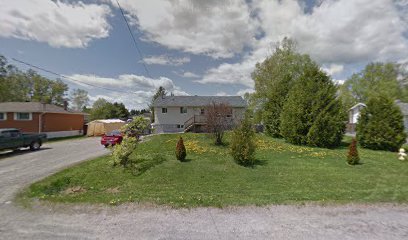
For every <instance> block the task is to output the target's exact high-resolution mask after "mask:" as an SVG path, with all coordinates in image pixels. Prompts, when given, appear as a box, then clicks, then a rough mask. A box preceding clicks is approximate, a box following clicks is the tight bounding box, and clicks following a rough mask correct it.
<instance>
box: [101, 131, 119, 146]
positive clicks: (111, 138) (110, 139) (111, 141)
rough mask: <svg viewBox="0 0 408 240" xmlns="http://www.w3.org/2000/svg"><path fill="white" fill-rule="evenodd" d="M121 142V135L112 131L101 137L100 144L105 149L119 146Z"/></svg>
mask: <svg viewBox="0 0 408 240" xmlns="http://www.w3.org/2000/svg"><path fill="white" fill-rule="evenodd" d="M122 140H123V135H122V133H121V132H120V131H119V130H114V131H112V132H110V133H107V134H104V135H102V138H101V144H102V145H104V146H105V147H109V146H114V145H115V144H120V143H121V142H122Z"/></svg>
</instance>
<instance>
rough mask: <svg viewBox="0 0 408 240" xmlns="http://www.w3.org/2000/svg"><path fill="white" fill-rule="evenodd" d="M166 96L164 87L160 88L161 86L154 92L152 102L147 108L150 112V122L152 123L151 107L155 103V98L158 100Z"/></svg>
mask: <svg viewBox="0 0 408 240" xmlns="http://www.w3.org/2000/svg"><path fill="white" fill-rule="evenodd" d="M166 95H167V92H166V89H165V88H164V87H162V86H160V87H159V88H158V89H157V90H156V93H155V94H154V95H153V97H152V100H151V102H150V106H149V108H150V111H151V112H152V119H151V120H152V122H154V107H153V104H154V101H156V99H157V98H159V97H161V96H166Z"/></svg>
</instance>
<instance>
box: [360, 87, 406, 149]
mask: <svg viewBox="0 0 408 240" xmlns="http://www.w3.org/2000/svg"><path fill="white" fill-rule="evenodd" d="M356 130H357V140H358V142H359V143H360V145H361V146H362V147H364V148H369V149H374V150H388V151H393V152H396V151H398V149H399V148H400V147H401V146H402V144H404V143H405V141H406V137H407V135H406V133H405V132H404V118H403V115H402V113H401V109H400V108H399V107H398V106H397V105H396V104H395V103H394V101H393V100H392V99H391V98H389V97H386V96H384V95H377V96H373V97H371V98H369V100H368V101H367V107H365V108H364V109H363V110H362V111H361V115H360V117H359V119H358V123H357V128H356Z"/></svg>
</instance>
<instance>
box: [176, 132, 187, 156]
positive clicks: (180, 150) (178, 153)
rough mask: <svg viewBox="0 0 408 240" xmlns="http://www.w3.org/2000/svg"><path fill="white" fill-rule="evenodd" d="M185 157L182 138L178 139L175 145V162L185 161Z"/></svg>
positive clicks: (185, 152)
mask: <svg viewBox="0 0 408 240" xmlns="http://www.w3.org/2000/svg"><path fill="white" fill-rule="evenodd" d="M186 156H187V151H186V147H185V146H184V142H183V138H182V137H180V139H179V140H178V142H177V145H176V158H177V160H179V161H181V162H183V161H184V160H185V159H186Z"/></svg>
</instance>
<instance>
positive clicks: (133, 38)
mask: <svg viewBox="0 0 408 240" xmlns="http://www.w3.org/2000/svg"><path fill="white" fill-rule="evenodd" d="M116 3H117V4H118V7H119V9H120V12H121V13H122V17H123V19H124V20H125V22H126V26H127V28H128V30H129V33H130V36H131V37H132V40H133V43H134V44H135V46H136V49H137V52H138V53H139V56H140V59H141V63H142V64H143V67H144V69H145V71H146V74H147V76H148V77H150V78H153V77H152V75H150V72H149V70H148V69H147V67H146V64H145V63H144V60H143V54H142V51H140V48H139V46H138V45H137V42H136V39H135V36H134V35H133V32H132V30H131V29H130V25H129V22H128V20H127V19H126V16H125V13H124V12H123V9H122V7H121V6H120V4H119V1H118V0H116Z"/></svg>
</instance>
